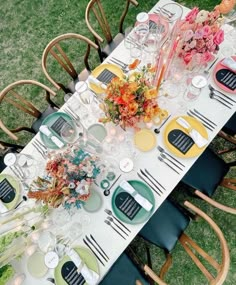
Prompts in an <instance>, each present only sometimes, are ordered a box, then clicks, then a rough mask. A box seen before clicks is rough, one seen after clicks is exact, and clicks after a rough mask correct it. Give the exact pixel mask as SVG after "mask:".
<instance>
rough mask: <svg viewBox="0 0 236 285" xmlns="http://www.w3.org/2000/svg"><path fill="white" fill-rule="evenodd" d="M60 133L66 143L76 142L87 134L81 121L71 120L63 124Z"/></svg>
mask: <svg viewBox="0 0 236 285" xmlns="http://www.w3.org/2000/svg"><path fill="white" fill-rule="evenodd" d="M60 135H61V138H62V139H63V140H64V141H65V142H66V143H69V144H74V143H75V142H77V141H78V140H79V139H81V138H82V137H83V136H84V135H85V129H84V127H83V126H82V125H81V124H80V123H79V122H76V121H75V120H70V121H67V122H65V123H64V124H63V126H62V128H61V132H60Z"/></svg>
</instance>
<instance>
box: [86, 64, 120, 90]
mask: <svg viewBox="0 0 236 285" xmlns="http://www.w3.org/2000/svg"><path fill="white" fill-rule="evenodd" d="M105 69H107V70H109V71H111V72H112V73H114V74H115V75H116V76H117V77H119V78H122V77H123V76H124V73H123V71H122V70H121V68H120V67H119V66H117V65H115V64H108V63H104V64H101V65H99V66H98V67H96V68H95V69H94V70H93V71H92V75H93V76H94V77H96V78H97V77H98V76H99V75H100V74H101V73H102V72H103V71H104V70H105ZM89 87H90V88H91V89H92V90H93V91H94V92H95V93H97V94H102V93H105V90H104V89H103V88H101V87H100V86H98V85H96V84H93V83H90V82H89Z"/></svg>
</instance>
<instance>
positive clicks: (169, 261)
mask: <svg viewBox="0 0 236 285" xmlns="http://www.w3.org/2000/svg"><path fill="white" fill-rule="evenodd" d="M165 256H166V261H165V263H164V264H163V266H162V268H161V271H160V278H161V279H162V280H164V276H165V274H166V272H167V271H168V269H169V268H170V266H171V264H172V255H171V254H170V253H169V252H168V251H165Z"/></svg>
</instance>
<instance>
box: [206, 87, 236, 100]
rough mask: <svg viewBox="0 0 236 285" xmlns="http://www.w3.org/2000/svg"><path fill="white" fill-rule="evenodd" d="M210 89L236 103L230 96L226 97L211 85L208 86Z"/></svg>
mask: <svg viewBox="0 0 236 285" xmlns="http://www.w3.org/2000/svg"><path fill="white" fill-rule="evenodd" d="M208 88H209V89H210V90H211V91H214V92H218V93H219V94H220V95H222V96H224V97H225V98H227V99H229V100H230V101H232V102H234V103H236V101H235V100H233V99H232V98H230V97H229V96H227V95H225V94H224V93H222V92H220V91H219V90H217V89H215V88H214V87H213V86H212V85H211V84H209V85H208Z"/></svg>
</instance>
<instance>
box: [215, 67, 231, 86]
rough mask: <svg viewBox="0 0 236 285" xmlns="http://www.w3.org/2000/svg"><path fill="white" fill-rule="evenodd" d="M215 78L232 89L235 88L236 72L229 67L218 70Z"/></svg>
mask: <svg viewBox="0 0 236 285" xmlns="http://www.w3.org/2000/svg"><path fill="white" fill-rule="evenodd" d="M216 80H217V81H218V82H219V83H221V84H223V85H224V86H225V87H226V88H229V89H230V90H232V91H234V90H235V89H236V74H235V73H234V72H233V71H231V70H229V69H220V70H218V71H217V72H216Z"/></svg>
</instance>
